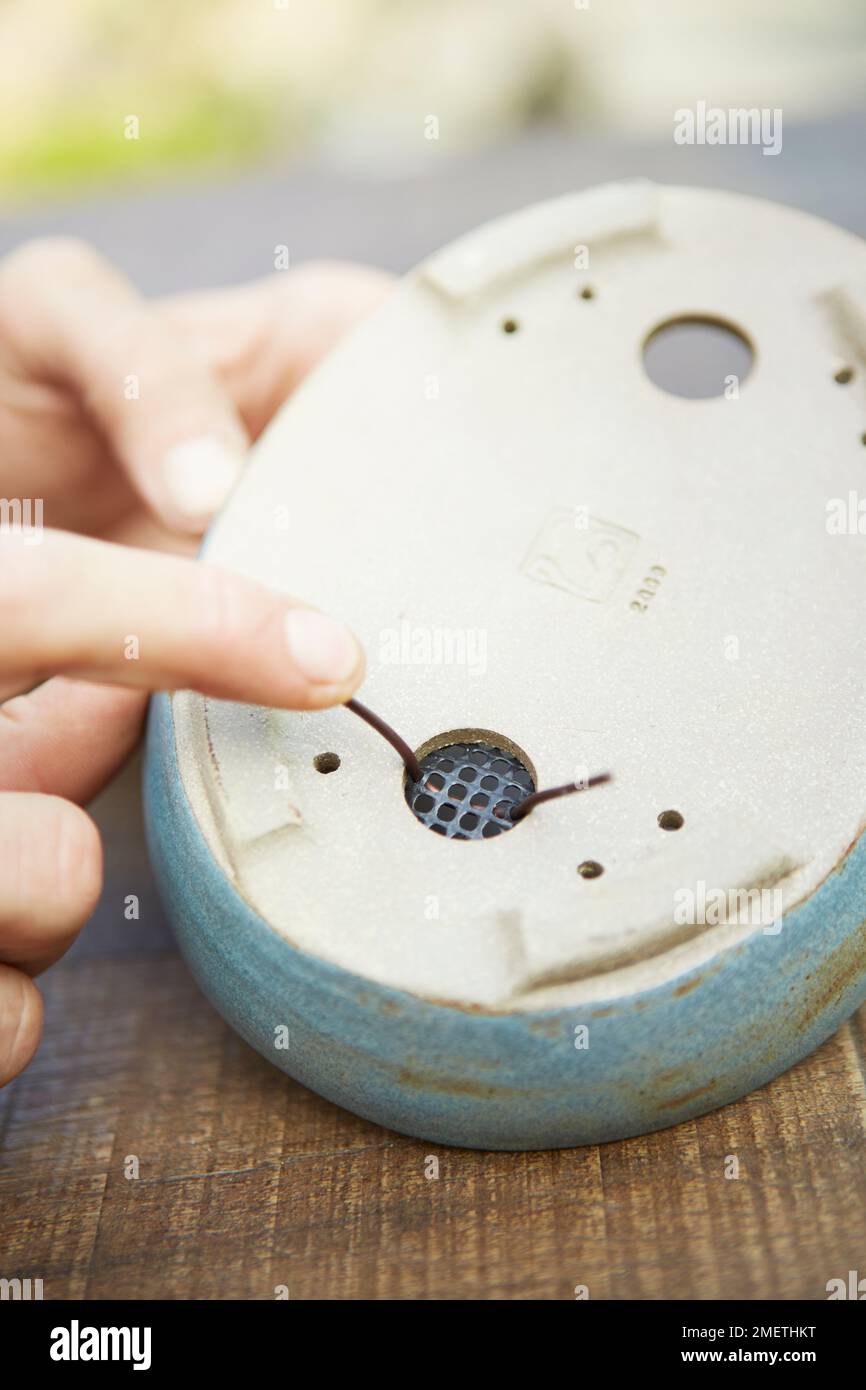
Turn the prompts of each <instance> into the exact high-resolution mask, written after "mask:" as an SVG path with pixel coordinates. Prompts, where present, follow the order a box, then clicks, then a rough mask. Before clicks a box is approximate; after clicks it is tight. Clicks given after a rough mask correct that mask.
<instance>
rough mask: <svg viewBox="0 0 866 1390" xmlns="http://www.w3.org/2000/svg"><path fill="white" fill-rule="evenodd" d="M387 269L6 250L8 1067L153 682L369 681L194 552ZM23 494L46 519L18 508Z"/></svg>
mask: <svg viewBox="0 0 866 1390" xmlns="http://www.w3.org/2000/svg"><path fill="white" fill-rule="evenodd" d="M388 283H389V282H388V280H387V277H385V276H384V275H381V274H380V273H378V272H376V271H372V270H364V269H361V268H359V267H353V266H344V265H321V266H319V265H312V266H309V267H304V268H301V269H300V270H297V271H293V272H291V273H287V274H283V275H275V276H271V277H269V278H268V279H267V280H263V281H260V282H258V283H256V284H253V285H249V286H243V287H240V288H237V289H230V290H222V291H213V292H210V293H208V294H195V295H189V296H185V297H183V298H177V299H167V300H164V301H158V302H155V303H147V302H145V301H143V300H142V299H141V298H140V297H139V296H138V295H137V294H136V292H135V291H134V290H133V288H132V287H131V286H130V285H129V284H127V282H126V281H125V280H124V279H123V277H122V276H120V275H119V274H118V272H117V271H115V270H114V269H113V268H112V267H111V266H110V265H108V264H107V263H106V262H105V261H103V260H102V259H101V257H100V256H98V254H97V253H96V252H94V251H93V250H91V249H90V248H89V247H87V246H84V245H82V244H80V243H77V242H68V241H59V242H55V241H49V242H35V243H30V244H27V245H25V246H24V247H23V248H21V249H20V250H19V251H17V252H14V253H13V254H12V255H11V256H9V257H8V258H7V259H6V260H5V261H3V262H0V509H2V511H0V626H2V633H3V641H2V645H0V700H2V701H4V702H5V703H2V704H0V857H2V861H3V864H4V868H3V872H2V874H0V1084H3V1083H5V1082H6V1081H8V1080H10V1079H11V1078H12V1077H13V1076H15V1075H16V1074H17V1073H18V1072H19V1071H20V1070H21V1069H22V1068H23V1067H24V1066H26V1064H27V1062H28V1061H29V1060H30V1058H31V1056H32V1054H33V1052H34V1051H35V1049H36V1046H37V1044H38V1040H39V1036H40V1032H41V1021H42V1004H41V996H40V995H39V992H38V990H37V989H36V987H35V985H34V984H33V982H32V978H31V976H32V975H34V974H36V973H38V972H39V971H40V970H43V969H45V968H46V966H48V965H50V964H51V963H52V962H53V961H54V960H56V959H57V958H58V957H59V956H60V955H62V954H63V952H64V951H65V950H66V949H67V948H68V946H69V945H70V944H71V942H72V940H73V939H74V937H75V935H76V933H77V931H78V930H79V928H80V926H81V925H82V924H83V923H84V922H85V921H86V920H87V918H88V917H89V916H90V914H91V912H92V910H93V907H94V906H95V903H96V900H97V898H98V895H99V892H100V889H101V882H102V852H101V845H100V842H99V836H98V833H97V831H96V828H95V826H94V824H93V822H92V821H91V820H90V818H89V817H88V816H87V815H86V813H85V812H84V811H83V810H82V809H81V804H82V803H84V802H86V801H88V800H89V799H90V798H91V797H92V796H93V795H94V794H95V793H96V792H97V791H98V790H99V788H100V787H101V786H102V785H103V784H104V783H105V781H107V780H108V778H109V777H110V776H111V774H112V773H113V772H114V771H115V770H116V769H117V767H118V766H119V765H120V764H121V763H122V762H123V761H124V760H125V758H126V757H127V755H128V754H129V752H130V751H131V749H132V747H133V746H134V744H135V742H136V741H137V739H138V736H139V732H140V727H141V720H142V716H143V713H144V708H145V704H146V699H147V693H148V692H149V691H151V690H155V689H177V688H185V687H190V688H193V689H197V690H200V691H202V692H204V693H207V694H211V695H215V696H217V697H220V698H224V699H235V700H243V701H249V702H251V703H256V704H263V705H273V706H281V707H284V708H298V709H303V708H320V707H324V706H327V705H331V704H337V703H340V702H342V701H344V700H346V699H348V698H349V696H350V695H351V694H352V691H353V690H354V689H355V688H356V687H357V685H358V684H359V683H360V681H361V678H362V675H363V669H364V662H363V655H362V653H361V651H360V648H359V647H358V644H357V641H356V639H355V638H354V637H353V636H352V634H351V633H349V632H348V630H347V629H346V628H344V627H343V626H342V625H341V624H339V623H337V622H335V621H333V620H331V619H329V618H326V617H325V616H324V615H320V614H316V613H314V612H313V611H312V610H309V609H306V608H304V607H303V606H301V605H300V604H298V603H297V601H295V600H293V599H290V598H288V597H286V596H285V595H283V594H277V593H273V592H271V591H269V590H268V589H266V588H264V587H262V586H260V585H257V584H254V583H252V582H251V581H249V580H247V579H245V578H243V577H241V576H239V575H234V574H232V573H230V572H229V571H225V570H221V569H218V568H216V567H215V566H210V565H207V564H197V563H195V562H194V561H193V560H192V559H189V558H184V555H185V553H188V552H190V551H191V550H192V548H193V547H194V545H195V538H196V537H197V536H198V535H199V534H200V532H201V531H202V530H203V529H204V527H205V526H206V525H207V523H208V521H209V520H210V518H211V517H212V515H213V514H214V512H215V511H216V510H217V509H218V507H219V505H220V504H221V502H222V501H223V500H224V498H225V496H226V495H227V494H228V492H229V491H230V489H231V487H232V486H233V484H234V482H235V481H236V480H237V477H238V476H239V474H240V472H241V471H242V468H243V461H244V453H245V450H246V448H247V446H248V444H249V442H250V441H251V440H252V439H255V438H256V437H257V435H258V434H259V433H260V432H261V430H262V429H263V428H264V426H265V425H266V424H267V422H268V420H269V419H270V418H271V416H272V415H273V413H274V412H275V410H276V409H277V408H278V407H279V405H280V404H281V403H282V401H283V399H284V398H285V397H286V395H288V394H289V393H290V392H291V390H292V389H293V387H294V386H295V385H296V384H297V382H298V381H299V380H300V379H301V378H302V377H303V376H304V375H305V373H306V372H307V371H308V370H309V369H310V367H311V366H313V365H314V364H315V362H316V361H317V360H318V358H319V357H320V356H322V355H323V353H324V352H326V351H327V349H328V348H329V347H330V346H331V344H332V343H333V342H334V341H335V340H336V339H337V338H338V337H339V336H340V334H341V333H342V332H343V331H344V330H345V329H346V328H348V327H349V326H350V325H351V324H352V323H353V322H354V321H355V320H356V319H357V318H359V317H361V316H362V315H363V314H364V313H366V312H368V311H369V310H370V309H372V308H373V307H374V306H375V305H376V304H377V303H378V302H379V300H380V299H381V298H382V297H383V295H384V294H385V293H386V292H387V289H388ZM299 466H300V462H299ZM26 499H31V501H35V499H41V501H42V507H43V512H44V518H45V522H46V525H48V526H49V527H51V528H52V529H50V530H46V531H45V532H44V533H42V534H40V535H38V536H37V535H35V534H33V533H28V532H27V531H26V529H24V530H22V528H21V527H20V526H18V525H16V511H15V508H16V506H17V507H19V508H20V507H21V505H22V504H24V503H25V501H26ZM31 520H32V513H31ZM37 540H38V543H34V542H36V541H37ZM132 546H135V547H145V546H146V547H149V549H141V548H135V549H133V548H131V547H132ZM157 550H159V551H173V552H176V553H174V554H165V553H163V554H157V553H155V552H156V551H157ZM131 634H134V635H135V638H136V640H137V657H136V659H134V660H129V659H127V657H128V649H127V647H126V641H127V638H128V637H129V636H130V635H131ZM34 687H35V688H34Z"/></svg>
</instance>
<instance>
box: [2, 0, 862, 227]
mask: <svg viewBox="0 0 866 1390" xmlns="http://www.w3.org/2000/svg"><path fill="white" fill-rule="evenodd" d="M0 54H2V69H3V74H2V78H3V80H2V85H0V199H2V203H3V204H4V205H5V206H7V207H9V206H11V205H19V206H20V205H21V204H26V203H28V202H30V203H32V202H33V201H34V200H43V201H44V200H52V201H54V200H58V199H65V198H74V197H79V196H81V195H82V193H83V192H84V191H85V190H104V189H106V188H109V187H115V188H116V187H122V186H126V187H127V188H128V187H129V186H130V185H134V186H136V187H140V186H141V185H142V183H148V184H160V183H164V182H166V181H169V180H179V179H180V180H183V179H188V178H190V177H195V178H203V177H211V178H213V177H215V176H219V175H222V176H225V174H226V173H227V172H228V171H231V170H240V169H249V168H252V167H262V166H266V165H268V164H273V163H274V162H278V163H285V162H286V161H289V160H298V161H300V160H310V159H313V158H315V159H317V160H326V161H329V162H330V163H332V164H333V165H334V166H335V167H336V168H340V167H343V168H349V169H351V170H352V171H353V172H354V173H356V174H358V173H359V172H363V173H369V174H370V175H375V176H377V177H380V178H383V177H395V176H401V175H406V174H411V173H413V172H419V171H425V170H428V169H429V167H430V164H431V161H432V160H433V159H435V160H437V161H441V160H442V159H443V158H448V157H449V156H451V157H454V156H460V155H465V154H466V153H467V152H469V151H473V150H478V149H480V148H483V147H485V146H490V145H492V144H495V143H501V142H502V141H505V140H508V139H512V140H513V139H515V138H516V137H518V136H519V135H520V134H521V133H523V132H526V131H527V130H530V129H532V128H538V127H546V128H550V127H557V128H559V129H561V130H563V131H568V132H572V133H574V134H580V135H582V136H586V135H587V134H588V133H594V134H597V135H610V134H614V133H616V134H620V135H624V136H631V137H639V138H640V139H653V138H659V139H664V138H669V137H670V132H671V127H672V118H673V111H674V110H675V109H676V108H678V107H683V106H689V105H694V103H695V102H696V101H697V100H699V99H703V100H705V101H707V102H708V104H710V105H717V106H723V107H728V106H758V107H767V106H769V107H781V108H783V110H784V117H785V122H786V124H788V125H794V124H795V123H804V122H807V121H814V120H815V119H817V118H822V117H824V118H825V117H828V116H832V115H836V116H839V115H843V114H844V113H846V112H848V111H850V110H852V109H855V108H861V107H862V105H863V103H864V100H866V5H864V3H863V0H821V3H820V4H818V3H816V0H726V3H725V4H724V5H719V4H718V3H717V0H655V3H653V4H647V3H646V2H645V0H532V3H527V0H399V3H398V0H182V3H178V0H147V3H143V4H130V3H129V0H40V3H39V4H38V5H35V4H33V3H32V0H0ZM430 117H433V118H435V120H436V121H438V132H437V137H436V138H431V126H430V119H429V118H430ZM130 118H133V119H134V120H137V122H138V127H137V138H135V136H134V134H133V135H132V138H131V137H130V132H131V129H132V128H131V126H130V123H129V122H130Z"/></svg>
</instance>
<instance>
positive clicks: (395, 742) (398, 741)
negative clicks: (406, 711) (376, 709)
mask: <svg viewBox="0 0 866 1390" xmlns="http://www.w3.org/2000/svg"><path fill="white" fill-rule="evenodd" d="M346 709H350V710H351V711H352V713H353V714H357V716H358V718H359V719H363V721H364V723H365V724H369V725H370V728H371V729H375V730H376V733H377V734H381V735H382V737H383V738H385V739H387V740H388V742H389V743H390V745H391V747H392V748H396V750H397V752H398V753H399V754H400V757H401V758H402V759H403V762H404V763H405V764H406V770H407V772H408V773H409V776H410V777H411V778H412V781H413V782H420V781H421V777H422V772H421V764H420V763H419V761H418V759H417V758H416V757H415V754H414V753H413V752H412V749H411V748H410V747H409V745H408V743H406V741H405V739H402V738H401V737H400V735H399V734H398V733H397V731H396V729H392V728H391V725H390V724H386V723H385V721H384V719H380V718H379V716H378V714H374V713H373V711H372V710H371V709H368V708H367V706H366V705H362V704H361V701H360V700H347V701H346Z"/></svg>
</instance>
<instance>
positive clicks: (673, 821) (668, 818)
mask: <svg viewBox="0 0 866 1390" xmlns="http://www.w3.org/2000/svg"><path fill="white" fill-rule="evenodd" d="M658 822H659V825H660V826H661V828H662V830H682V828H683V826H684V825H685V823H686V822H685V817H684V816H682V815H681V814H680V812H679V811H660V812H659V817H658Z"/></svg>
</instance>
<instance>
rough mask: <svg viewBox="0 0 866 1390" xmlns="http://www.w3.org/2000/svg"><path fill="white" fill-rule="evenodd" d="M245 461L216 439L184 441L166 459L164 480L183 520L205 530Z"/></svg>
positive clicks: (169, 452) (170, 450) (232, 485)
mask: <svg viewBox="0 0 866 1390" xmlns="http://www.w3.org/2000/svg"><path fill="white" fill-rule="evenodd" d="M243 466H244V465H243V458H242V457H241V456H240V455H239V454H238V453H236V452H235V451H234V450H233V449H230V448H229V447H228V445H227V444H224V443H223V441H222V440H221V439H217V438H216V437H215V436H213V435H207V434H205V435H201V436H200V437H199V438H198V439H185V440H184V441H183V443H182V444H175V445H173V447H172V448H171V449H169V450H168V453H167V454H166V455H165V458H164V459H163V465H162V467H163V479H164V481H165V485H166V488H167V490H168V494H169V497H170V499H171V501H172V503H173V504H174V506H175V508H176V509H177V511H178V512H179V513H180V515H181V517H182V518H183V519H184V520H185V521H186V522H189V523H195V522H199V523H201V524H202V525H203V526H204V525H206V524H207V522H209V521H210V519H211V517H212V516H213V515H214V513H215V512H216V511H218V510H219V508H220V507H221V506H222V504H223V502H224V501H225V500H226V498H227V497H228V495H229V493H230V492H231V490H232V488H233V487H234V485H235V483H236V482H237V480H238V478H239V477H240V474H241V472H242V471H243Z"/></svg>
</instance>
